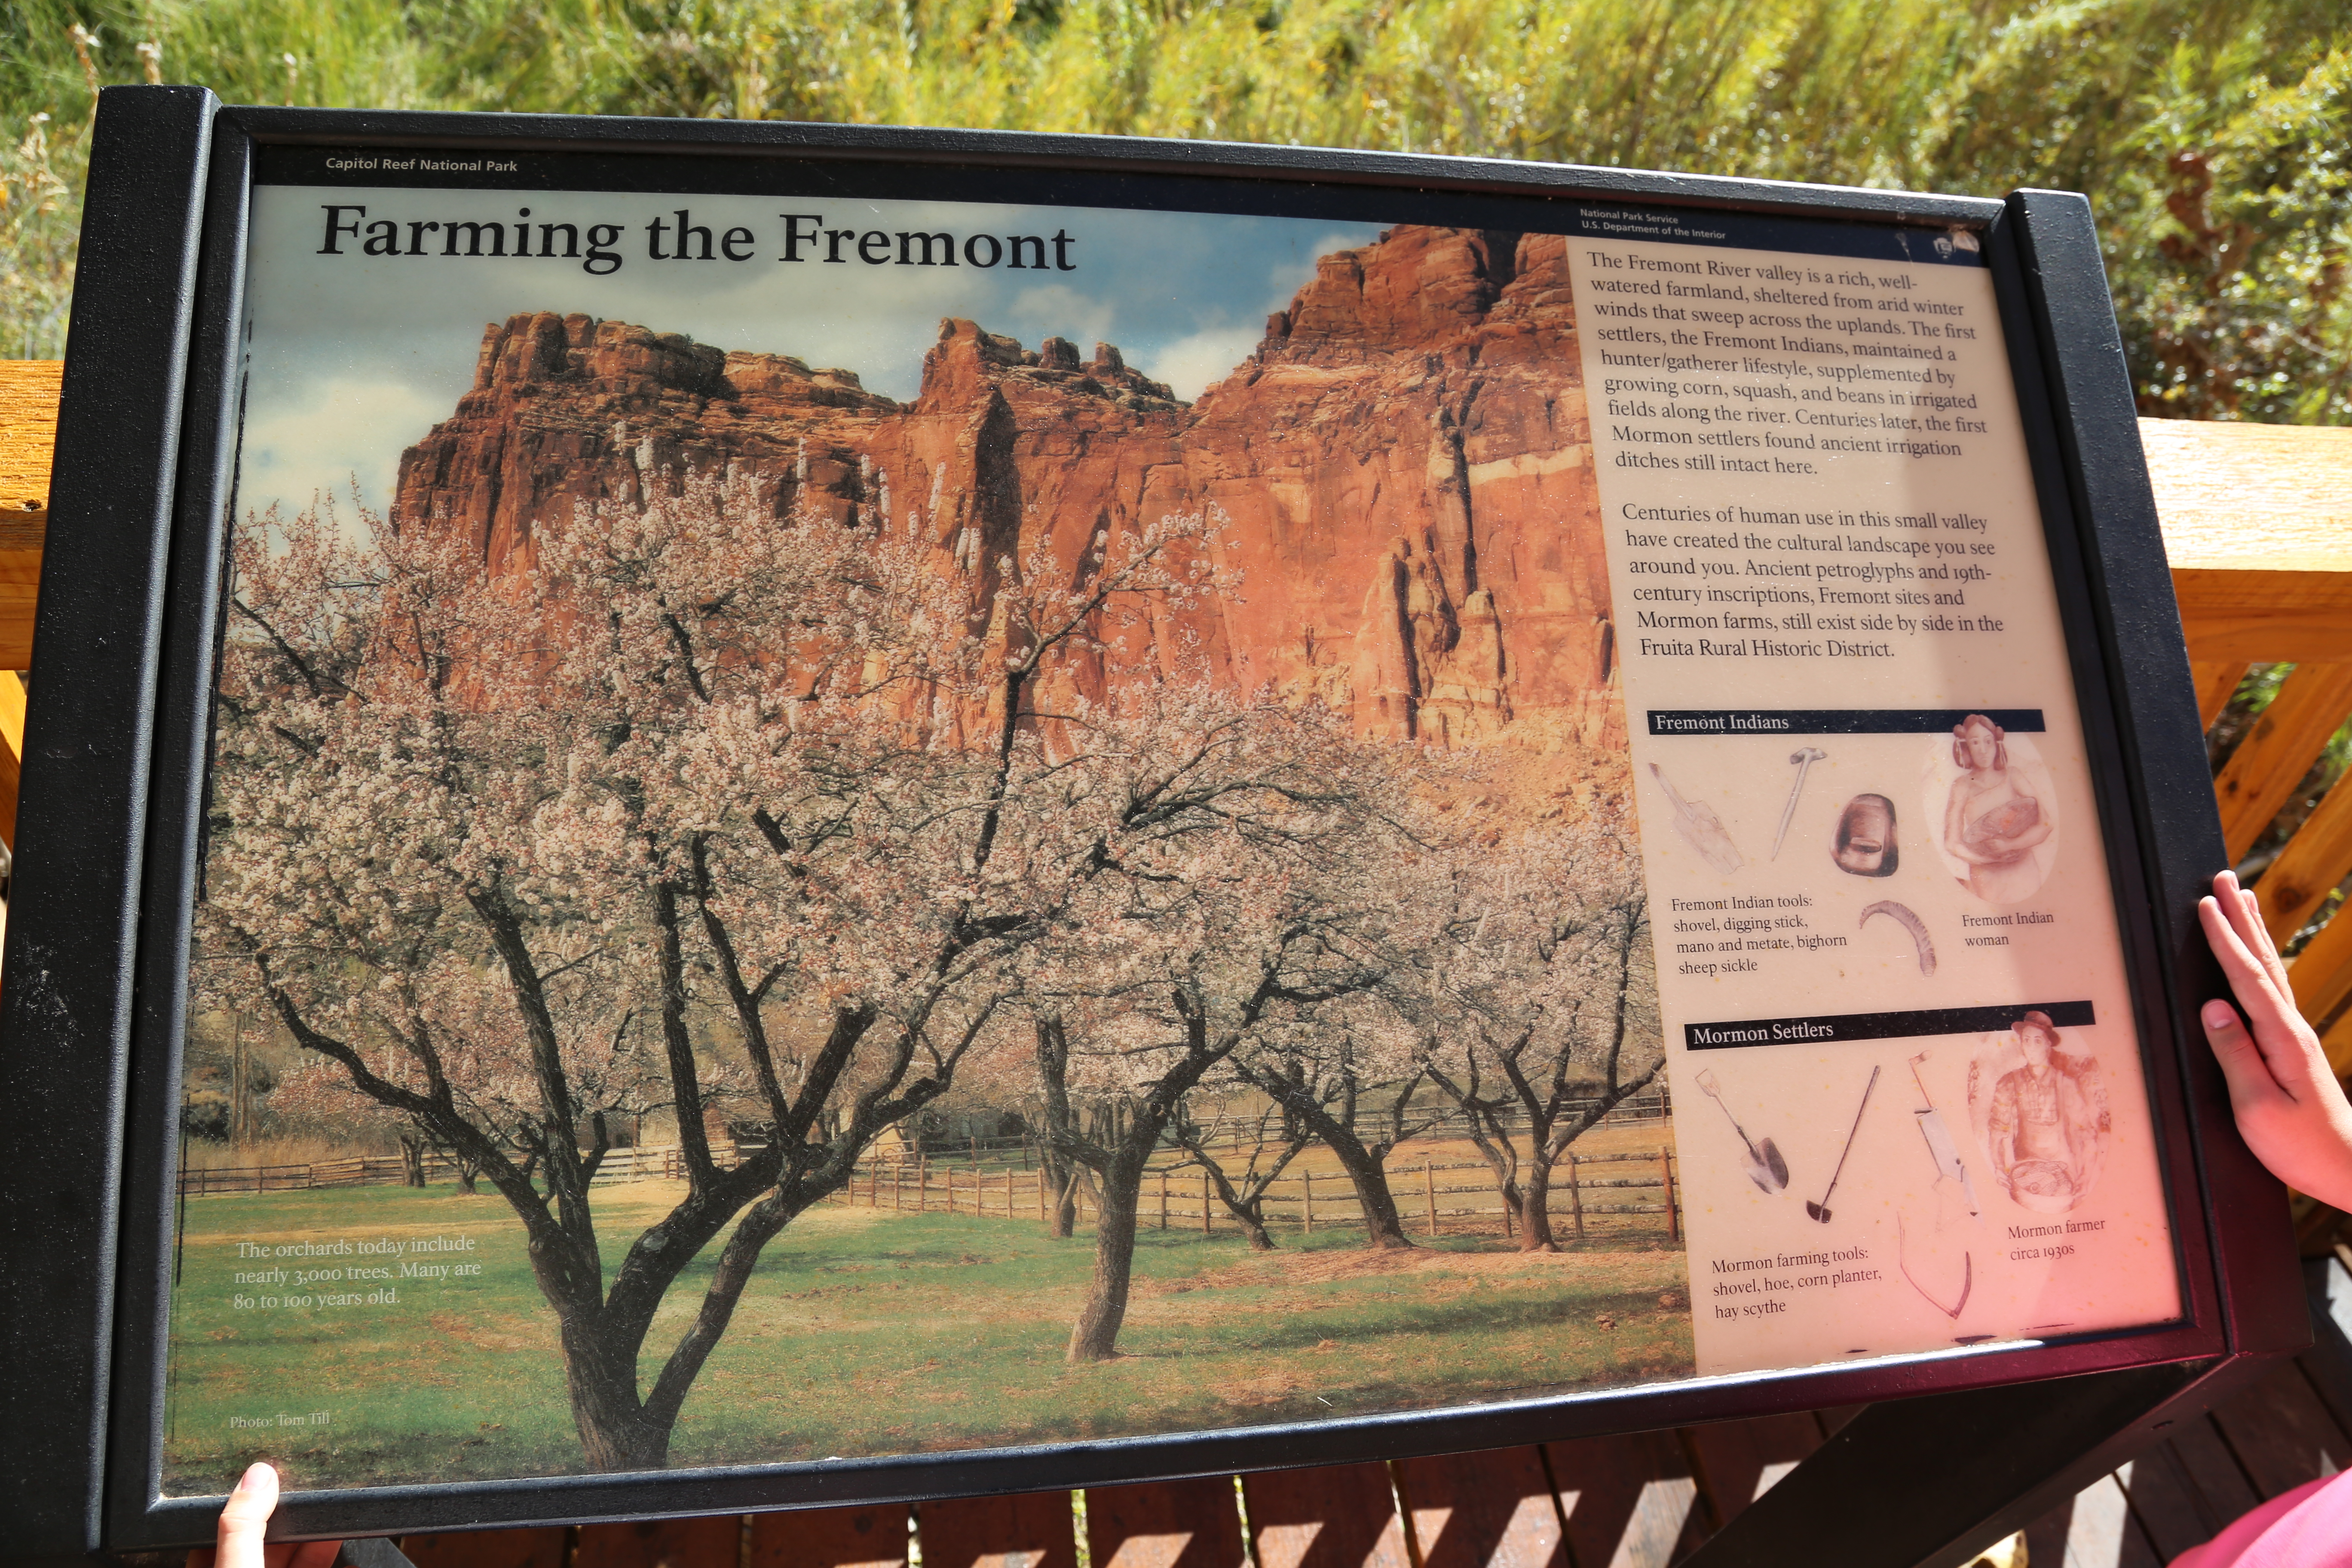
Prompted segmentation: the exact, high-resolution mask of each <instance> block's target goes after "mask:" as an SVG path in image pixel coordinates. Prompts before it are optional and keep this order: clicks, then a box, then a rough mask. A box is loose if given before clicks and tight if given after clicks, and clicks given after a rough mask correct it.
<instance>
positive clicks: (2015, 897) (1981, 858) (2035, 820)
mask: <svg viewBox="0 0 2352 1568" xmlns="http://www.w3.org/2000/svg"><path fill="white" fill-rule="evenodd" d="M2021 760H2022V759H2021ZM1952 761H1953V763H1955V764H1956V765H1957V766H1958V768H1959V769H1960V776H1959V777H1958V778H1957V779H1955V780H1953V781H1952V791H1951V795H1950V797H1949V799H1948V803H1947V804H1946V805H1945V808H1944V846H1943V847H1944V850H1945V853H1947V854H1948V855H1949V856H1951V857H1952V858H1954V859H1956V860H1958V861H1959V862H1960V863H1961V864H1963V865H1965V866H1966V867H1967V868H1968V873H1967V875H1965V876H1963V877H1962V878H1961V879H1960V881H1961V883H1962V885H1963V886H1965V887H1966V888H1967V889H1969V891H1970V892H1971V893H1974V894H1975V895H1976V896H1977V897H1978V898H1979V899H1982V900H1984V901H1985V902H1987V903H1989V904H2015V903H2021V902H2023V901H2024V900H2027V899H2030V898H2032V896H2033V895H2034V893H2035V891H2036V890H2038V889H2040V888H2041V886H2042V876H2043V874H2044V869H2045V868H2044V867H2043V866H2042V864H2041V863H2040V862H2039V861H2038V860H2037V858H2036V857H2035V855H2034V853H2033V851H2034V849H2035V847H2037V846H2039V845H2041V844H2043V843H2045V842H2047V841H2048V840H2049V838H2050V836H2051V833H2052V831H2053V823H2052V822H2051V820H2050V816H2049V814H2048V811H2047V808H2046V807H2045V806H2044V805H2043V804H2042V799H2041V797H2040V795H2037V794H2036V793H2035V791H2034V789H2033V787H2032V784H2029V783H2028V782H2027V781H2026V778H2025V774H2024V770H2023V769H2022V768H2018V767H2011V765H2010V745H2009V736H2008V734H2007V732H2006V731H2003V730H2002V729H2001V727H2000V725H1998V724H1996V723H1994V722H1993V721H1991V720H1990V719H1988V718H1986V717H1985V716H1984V715H1983V714H1981V713H1971V714H1969V716H1968V717H1967V718H1966V719H1964V720H1962V721H1960V722H1959V723H1958V724H1957V725H1955V726H1953V729H1952Z"/></svg>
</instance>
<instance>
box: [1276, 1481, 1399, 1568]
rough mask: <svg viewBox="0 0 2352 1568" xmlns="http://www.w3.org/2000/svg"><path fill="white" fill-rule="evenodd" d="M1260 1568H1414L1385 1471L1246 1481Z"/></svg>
mask: <svg viewBox="0 0 2352 1568" xmlns="http://www.w3.org/2000/svg"><path fill="white" fill-rule="evenodd" d="M1242 1495H1243V1498H1244V1500H1245V1501H1246V1502H1247V1503H1248V1505H1249V1528H1250V1538H1251V1541H1252V1542H1253V1543H1254V1544H1255V1547H1256V1552H1257V1568H1412V1563H1411V1559H1410V1557H1409V1556H1408V1555H1407V1553H1406V1551H1405V1544H1404V1521H1403V1520H1402V1519H1401V1518H1399V1517H1398V1515H1397V1509H1396V1498H1395V1496H1394V1494H1393V1493H1392V1492H1391V1490H1390V1489H1389V1470H1388V1467H1387V1466H1386V1465H1329V1466H1326V1467H1323V1468H1319V1469H1312V1470H1269V1471H1266V1472H1265V1473H1263V1474H1259V1475H1252V1476H1244V1477H1243V1478H1242Z"/></svg>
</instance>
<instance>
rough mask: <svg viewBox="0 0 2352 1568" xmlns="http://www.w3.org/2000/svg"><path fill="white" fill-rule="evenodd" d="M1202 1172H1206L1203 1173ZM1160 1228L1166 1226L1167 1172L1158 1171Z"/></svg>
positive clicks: (1163, 1228) (1164, 1228) (1165, 1227)
mask: <svg viewBox="0 0 2352 1568" xmlns="http://www.w3.org/2000/svg"><path fill="white" fill-rule="evenodd" d="M1204 1174H1205V1173H1204ZM1167 1228H1168V1173H1167V1172H1166V1171H1161V1172H1160V1229H1162V1230H1166V1229H1167Z"/></svg>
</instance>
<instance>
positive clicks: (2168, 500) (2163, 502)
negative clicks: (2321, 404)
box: [2139, 419, 2352, 664]
mask: <svg viewBox="0 0 2352 1568" xmlns="http://www.w3.org/2000/svg"><path fill="white" fill-rule="evenodd" d="M2139 432H2140V444H2141V445H2142V446H2143V447H2145V448H2146V449H2147V468H2148V478H2149V479H2150V481H2151V482H2152V483H2153V484H2154V485H2155V488H2156V510H2157V515H2158V518H2159V519H2160V520H2161V522H2162V525H2163V528H2164V550H2165V554H2166V556H2167V557H2168V559H2169V561H2170V562H2171V564H2172V586H2173V591H2174V592H2175V593H2176V594H2178V595H2179V597H2180V616H2181V620H2182V623H2183V625H2184V626H2186V628H2187V631H2188V638H2189V658H2190V659H2191V660H2193V661H2195V662H2196V663H2199V664H2227V663H2231V662H2233V661H2234V662H2236V663H2239V664H2250V663H2254V662H2258V661H2262V662H2273V661H2306V660H2308V661H2314V662H2320V661H2325V662H2331V663H2339V664H2340V663H2352V429H2339V428H2327V427H2321V426H2303V425H2246V424H2209V423H2204V422H2201V421H2194V420H2186V419H2143V420H2141V421H2140V422H2139Z"/></svg>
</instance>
